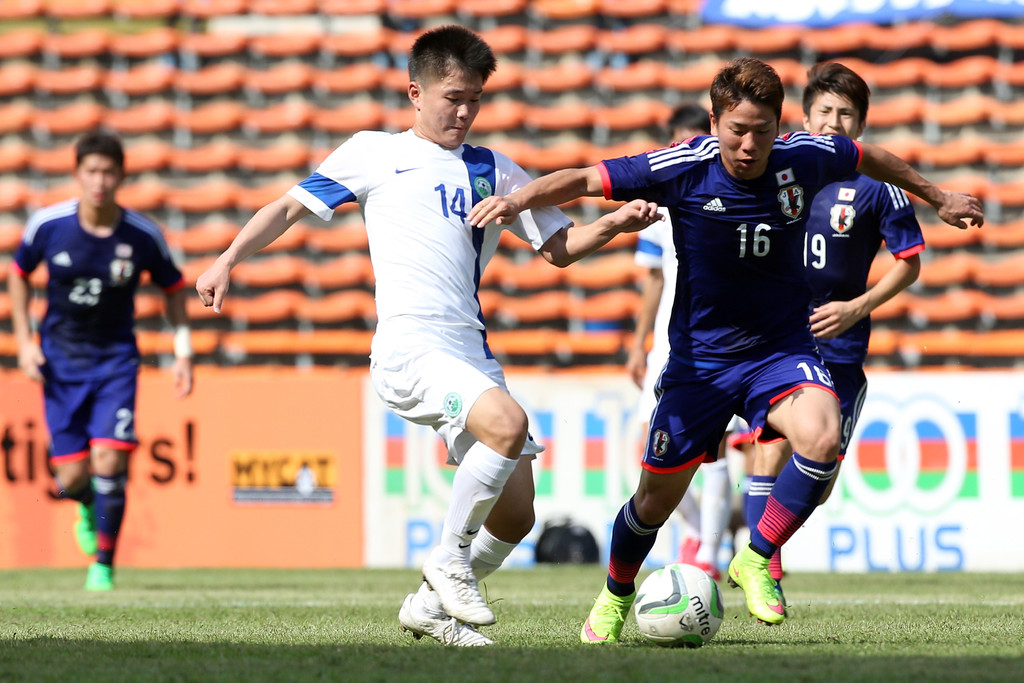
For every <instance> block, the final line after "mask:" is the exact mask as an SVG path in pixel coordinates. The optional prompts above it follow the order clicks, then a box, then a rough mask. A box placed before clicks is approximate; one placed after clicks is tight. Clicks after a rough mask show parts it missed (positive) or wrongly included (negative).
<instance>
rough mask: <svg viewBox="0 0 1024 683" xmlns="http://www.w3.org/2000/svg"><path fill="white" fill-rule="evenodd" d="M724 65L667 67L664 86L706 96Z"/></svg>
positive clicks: (714, 62)
mask: <svg viewBox="0 0 1024 683" xmlns="http://www.w3.org/2000/svg"><path fill="white" fill-rule="evenodd" d="M724 64H725V62H723V61H719V60H717V59H712V60H703V61H700V62H697V63H695V64H691V65H688V66H675V67H674V66H667V67H665V69H664V70H663V71H662V86H663V87H664V88H666V89H668V90H674V91H676V92H688V93H697V92H699V93H700V94H701V95H705V94H707V92H708V89H709V88H710V87H711V82H712V81H713V80H714V79H715V75H716V74H718V71H719V70H720V69H721V68H722V66H724ZM873 113H874V112H872V114H873Z"/></svg>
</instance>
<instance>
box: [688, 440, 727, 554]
mask: <svg viewBox="0 0 1024 683" xmlns="http://www.w3.org/2000/svg"><path fill="white" fill-rule="evenodd" d="M701 471H702V474H703V475H704V484H703V486H702V488H701V496H700V549H698V550H697V558H696V559H697V562H700V563H702V564H709V565H711V566H712V567H714V566H716V565H717V564H718V549H719V548H720V547H721V545H722V535H723V534H724V533H725V530H726V529H727V528H728V526H729V516H730V514H731V513H732V496H731V494H730V491H729V466H728V463H727V462H726V459H725V458H719V459H718V460H716V461H715V462H708V463H704V464H703V465H701Z"/></svg>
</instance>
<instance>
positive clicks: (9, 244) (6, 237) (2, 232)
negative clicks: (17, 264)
mask: <svg viewBox="0 0 1024 683" xmlns="http://www.w3.org/2000/svg"><path fill="white" fill-rule="evenodd" d="M24 229H25V226H23V225H22V224H21V223H0V253H3V254H13V253H14V250H15V249H17V248H18V245H19V244H21V235H22V232H23V231H24ZM5 272H6V269H5ZM0 301H10V298H9V297H6V296H2V297H0Z"/></svg>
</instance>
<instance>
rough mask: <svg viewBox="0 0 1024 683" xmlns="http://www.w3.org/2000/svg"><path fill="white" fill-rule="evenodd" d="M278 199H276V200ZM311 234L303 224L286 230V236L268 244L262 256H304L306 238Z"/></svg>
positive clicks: (262, 250) (261, 250) (263, 249)
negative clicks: (289, 254)
mask: <svg viewBox="0 0 1024 683" xmlns="http://www.w3.org/2000/svg"><path fill="white" fill-rule="evenodd" d="M276 198H277V197H275V199H276ZM308 234H309V228H307V227H306V226H305V225H303V224H302V223H299V224H297V225H293V226H292V227H290V228H288V229H287V230H285V232H284V234H283V235H281V236H280V237H278V238H277V239H276V240H274V241H273V242H271V243H270V244H268V245H267V246H265V247H263V248H262V249H260V253H261V254H280V253H284V254H288V253H293V252H294V253H295V254H297V255H300V256H303V255H302V254H301V252H303V251H304V250H305V248H306V236H307V235H308ZM303 258H305V257H304V256H303Z"/></svg>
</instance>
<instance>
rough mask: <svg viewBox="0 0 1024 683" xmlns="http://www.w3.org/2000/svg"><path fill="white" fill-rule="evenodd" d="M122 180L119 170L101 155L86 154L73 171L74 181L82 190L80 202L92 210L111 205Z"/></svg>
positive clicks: (111, 161) (107, 158) (113, 163)
mask: <svg viewBox="0 0 1024 683" xmlns="http://www.w3.org/2000/svg"><path fill="white" fill-rule="evenodd" d="M123 179H124V172H123V171H122V170H121V168H120V167H119V166H118V165H117V164H116V163H115V162H114V160H113V159H111V158H110V157H108V156H105V155H103V154H86V155H85V156H84V157H82V163H80V164H79V165H78V168H76V169H75V180H76V181H77V182H78V185H79V186H80V187H81V189H82V196H81V199H80V201H81V202H82V203H84V204H87V205H89V206H92V207H94V208H101V207H106V206H110V205H112V204H113V203H114V194H115V193H116V192H117V187H118V186H119V185H120V184H121V181H122V180H123Z"/></svg>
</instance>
